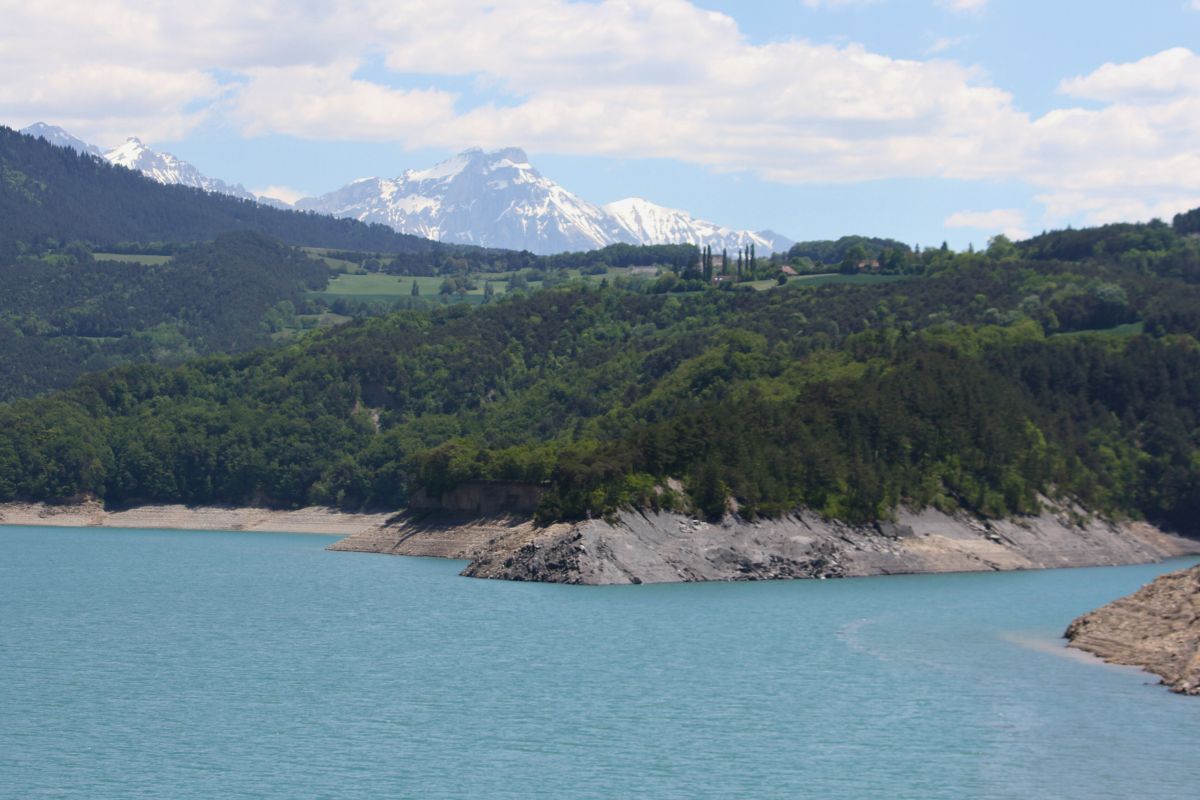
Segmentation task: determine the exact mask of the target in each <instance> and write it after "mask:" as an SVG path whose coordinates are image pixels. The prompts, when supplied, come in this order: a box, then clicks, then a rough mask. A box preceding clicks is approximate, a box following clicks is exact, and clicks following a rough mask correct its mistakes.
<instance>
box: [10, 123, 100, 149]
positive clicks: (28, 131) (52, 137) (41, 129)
mask: <svg viewBox="0 0 1200 800" xmlns="http://www.w3.org/2000/svg"><path fill="white" fill-rule="evenodd" d="M21 133H23V134H25V135H26V136H35V137H40V138H42V139H45V140H46V141H47V142H49V143H50V144H52V145H55V146H56V147H69V148H71V149H72V150H74V151H75V152H77V153H79V154H81V155H88V156H101V155H103V154H102V153H101V152H100V148H99V147H96V145H94V144H88V143H87V142H85V141H83V140H82V139H76V138H75V137H74V136H72V135H71V134H69V133H67V132H66V131H65V130H63V129H62V128H60V127H58V126H57V125H47V124H46V123H44V122H35V123H34V124H32V125H30V126H29V127H28V128H22V129H21Z"/></svg>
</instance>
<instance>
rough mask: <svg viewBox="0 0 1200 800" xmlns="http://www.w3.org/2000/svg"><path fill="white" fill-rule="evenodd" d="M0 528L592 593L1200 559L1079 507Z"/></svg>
mask: <svg viewBox="0 0 1200 800" xmlns="http://www.w3.org/2000/svg"><path fill="white" fill-rule="evenodd" d="M0 525H51V526H69V527H107V528H174V529H182V530H210V531H263V532H267V531H272V532H281V533H282V532H292V533H317V534H335V535H340V536H342V537H343V538H342V539H340V540H339V541H337V542H335V543H334V544H332V545H330V547H329V549H330V550H337V551H354V552H366V553H385V554H391V555H406V556H430V557H437V558H452V559H463V560H467V561H469V562H470V563H469V564H468V565H467V566H466V568H465V569H464V570H463V572H462V574H463V575H467V576H470V577H477V578H495V579H501V580H514V581H542V582H549V583H570V584H591V585H600V584H639V583H681V582H691V581H746V580H774V579H786V578H818V579H824V578H841V577H860V576H868V575H893V574H905V573H935V572H988V571H1004V570H1020V569H1050V568H1055V567H1091V566H1115V565H1120V564H1139V563H1149V562H1154V561H1161V560H1163V559H1166V558H1173V557H1176V556H1181V555H1189V554H1194V553H1200V542H1198V541H1194V540H1190V539H1182V538H1180V537H1177V536H1173V535H1170V534H1167V533H1164V532H1162V531H1160V530H1158V529H1157V528H1155V527H1153V526H1151V525H1147V524H1145V523H1137V522H1134V523H1117V522H1112V521H1107V520H1102V519H1099V518H1090V519H1087V518H1085V517H1084V516H1083V515H1082V514H1081V513H1080V511H1079V510H1078V509H1057V510H1048V511H1045V512H1043V513H1042V514H1040V515H1038V516H1031V517H1021V518H1013V519H1007V520H990V521H988V520H981V519H977V518H974V517H970V516H968V515H964V514H958V515H950V514H945V513H942V512H939V511H934V510H931V509H926V510H923V511H919V512H918V511H911V510H906V509H901V510H899V512H898V513H897V515H896V519H895V520H894V521H889V522H879V523H876V524H873V525H848V524H845V523H841V522H838V521H836V520H824V519H821V518H820V517H819V516H817V515H815V514H810V513H799V514H794V515H789V516H787V517H784V518H781V519H774V520H757V521H749V520H744V519H741V518H738V517H734V516H729V517H726V518H725V519H724V520H722V521H720V522H715V523H710V522H705V521H702V520H698V519H695V518H692V517H688V516H684V515H679V514H669V513H659V512H651V511H646V512H633V511H626V512H622V513H621V514H619V515H618V516H617V517H615V518H613V519H610V520H587V521H583V522H575V523H559V524H555V525H549V526H546V527H536V526H535V525H534V524H533V523H532V521H530V520H529V518H528V517H523V516H494V517H487V518H478V517H474V516H468V515H464V514H453V513H450V512H445V511H424V512H385V513H375V514H348V513H344V512H341V511H337V510H336V509H331V508H320V507H314V508H304V509H297V510H292V511H277V510H271V509H263V508H237V507H221V506H205V507H188V506H182V505H150V506H139V507H135V508H129V509H118V510H113V509H105V508H104V507H103V505H102V504H100V503H98V502H89V503H81V504H76V505H63V506H56V505H45V504H40V503H6V504H0Z"/></svg>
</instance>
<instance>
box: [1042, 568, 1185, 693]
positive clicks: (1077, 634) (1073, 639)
mask: <svg viewBox="0 0 1200 800" xmlns="http://www.w3.org/2000/svg"><path fill="white" fill-rule="evenodd" d="M1064 635H1065V636H1066V637H1067V639H1068V640H1070V646H1071V647H1077V648H1079V649H1080V650H1086V651H1088V652H1090V653H1094V654H1095V655H1097V656H1100V657H1101V658H1103V659H1104V660H1105V661H1108V662H1111V663H1114V664H1127V665H1130V666H1136V667H1141V668H1143V669H1145V670H1146V671H1148V672H1152V673H1154V674H1155V675H1158V676H1159V677H1161V678H1162V682H1163V683H1164V684H1165V685H1166V686H1167V688H1169V689H1170V690H1171V691H1173V692H1179V693H1180V694H1190V695H1200V565H1198V566H1195V567H1191V568H1190V569H1185V570H1180V571H1179V572H1172V573H1170V574H1168V575H1163V576H1161V577H1159V578H1157V579H1156V580H1154V581H1153V582H1151V583H1149V584H1147V585H1146V586H1143V587H1142V588H1141V589H1139V590H1138V591H1137V592H1134V593H1133V594H1131V595H1129V596H1128V597H1122V598H1120V599H1119V600H1114V601H1113V602H1111V603H1109V604H1108V605H1106V606H1104V607H1102V608H1098V609H1096V610H1095V611H1092V612H1089V613H1087V614H1084V615H1083V616H1082V617H1079V618H1078V619H1077V620H1075V621H1074V622H1072V623H1071V625H1070V627H1068V628H1067V631H1066V633H1065V634H1064Z"/></svg>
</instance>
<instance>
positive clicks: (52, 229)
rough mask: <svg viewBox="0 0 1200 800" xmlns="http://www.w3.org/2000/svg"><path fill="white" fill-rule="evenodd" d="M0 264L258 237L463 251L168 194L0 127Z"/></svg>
mask: <svg viewBox="0 0 1200 800" xmlns="http://www.w3.org/2000/svg"><path fill="white" fill-rule="evenodd" d="M0 219H3V221H4V222H3V225H0V256H3V255H11V254H13V253H15V252H19V251H21V250H22V249H23V248H28V247H30V246H33V245H36V244H37V243H43V242H45V241H47V240H51V239H53V240H60V241H67V240H71V239H79V240H83V241H87V242H90V243H92V244H95V245H112V244H115V243H118V242H147V241H158V242H194V241H204V240H209V239H212V238H213V237H215V236H217V235H219V234H221V233H228V232H230V231H235V230H252V231H256V232H258V233H264V234H267V235H270V236H274V237H276V238H278V239H281V240H283V241H284V242H287V243H289V244H302V245H311V246H315V247H330V248H338V249H346V250H364V251H374V252H383V253H430V252H435V251H444V252H451V253H452V252H455V251H454V250H453V249H448V246H447V245H441V244H438V243H436V242H430V241H429V240H427V239H422V238H420V237H417V236H409V235H405V234H400V233H396V232H395V231H393V230H392V229H391V228H388V227H386V226H384V225H366V224H363V223H361V222H357V221H355V220H348V219H333V218H332V217H327V216H322V215H319V214H306V213H302V212H298V211H283V210H280V209H276V208H270V207H267V206H264V205H261V204H259V203H255V202H252V201H250V200H243V199H238V198H235V197H230V196H228V195H222V194H215V193H210V192H205V191H203V190H201V189H196V188H188V187H184V186H166V185H162V184H159V183H156V182H154V181H152V180H150V179H148V178H146V177H144V176H142V175H140V174H139V173H137V172H134V171H132V170H129V169H125V168H123V167H119V166H114V165H112V164H109V163H106V162H103V161H100V160H98V159H96V158H94V157H91V156H88V155H81V154H80V153H78V152H76V151H75V150H73V149H70V148H68V147H56V146H54V145H53V144H51V143H50V142H47V141H44V140H42V139H37V138H34V137H32V136H23V135H21V134H19V133H17V132H15V131H13V130H11V129H9V128H4V127H0Z"/></svg>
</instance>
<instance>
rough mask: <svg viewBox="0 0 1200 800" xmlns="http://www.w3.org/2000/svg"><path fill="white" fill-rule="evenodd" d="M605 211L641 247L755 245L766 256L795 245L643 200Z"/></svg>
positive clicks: (634, 199) (628, 201)
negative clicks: (662, 245) (658, 245)
mask: <svg viewBox="0 0 1200 800" xmlns="http://www.w3.org/2000/svg"><path fill="white" fill-rule="evenodd" d="M604 210H605V211H607V212H608V213H609V214H611V215H612V216H613V217H614V218H615V219H616V220H617V221H618V222H620V224H621V226H622V227H623V228H624V229H625V230H626V231H628V232H629V235H630V236H632V237H633V238H634V239H635V240H636V241H637V242H638V243H640V244H694V245H697V246H699V247H703V246H705V245H708V246H710V247H712V248H713V249H714V250H721V249H729V250H736V249H738V248H741V247H745V246H746V245H751V244H752V245H754V247H755V249H756V250H760V249H761V250H762V252H763V253H764V254H767V253H771V252H774V251H777V250H787V249H788V248H789V247H791V246H792V242H791V241H790V240H788V239H786V238H784V237H782V236H779V235H778V234H773V233H771V232H769V231H764V232H761V233H756V232H751V231H735V230H733V229H731V228H727V227H725V226H723V225H718V224H716V223H715V222H707V221H706V220H702V219H696V218H695V217H693V216H692V215H691V214H689V213H688V212H686V211H681V210H680V209H677V208H667V207H666V206H660V205H657V204H656V203H651V202H650V201H649V200H644V199H642V198H640V197H630V198H626V199H625V200H617V201H616V202H614V203H609V204H608V205H606V206H604Z"/></svg>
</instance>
